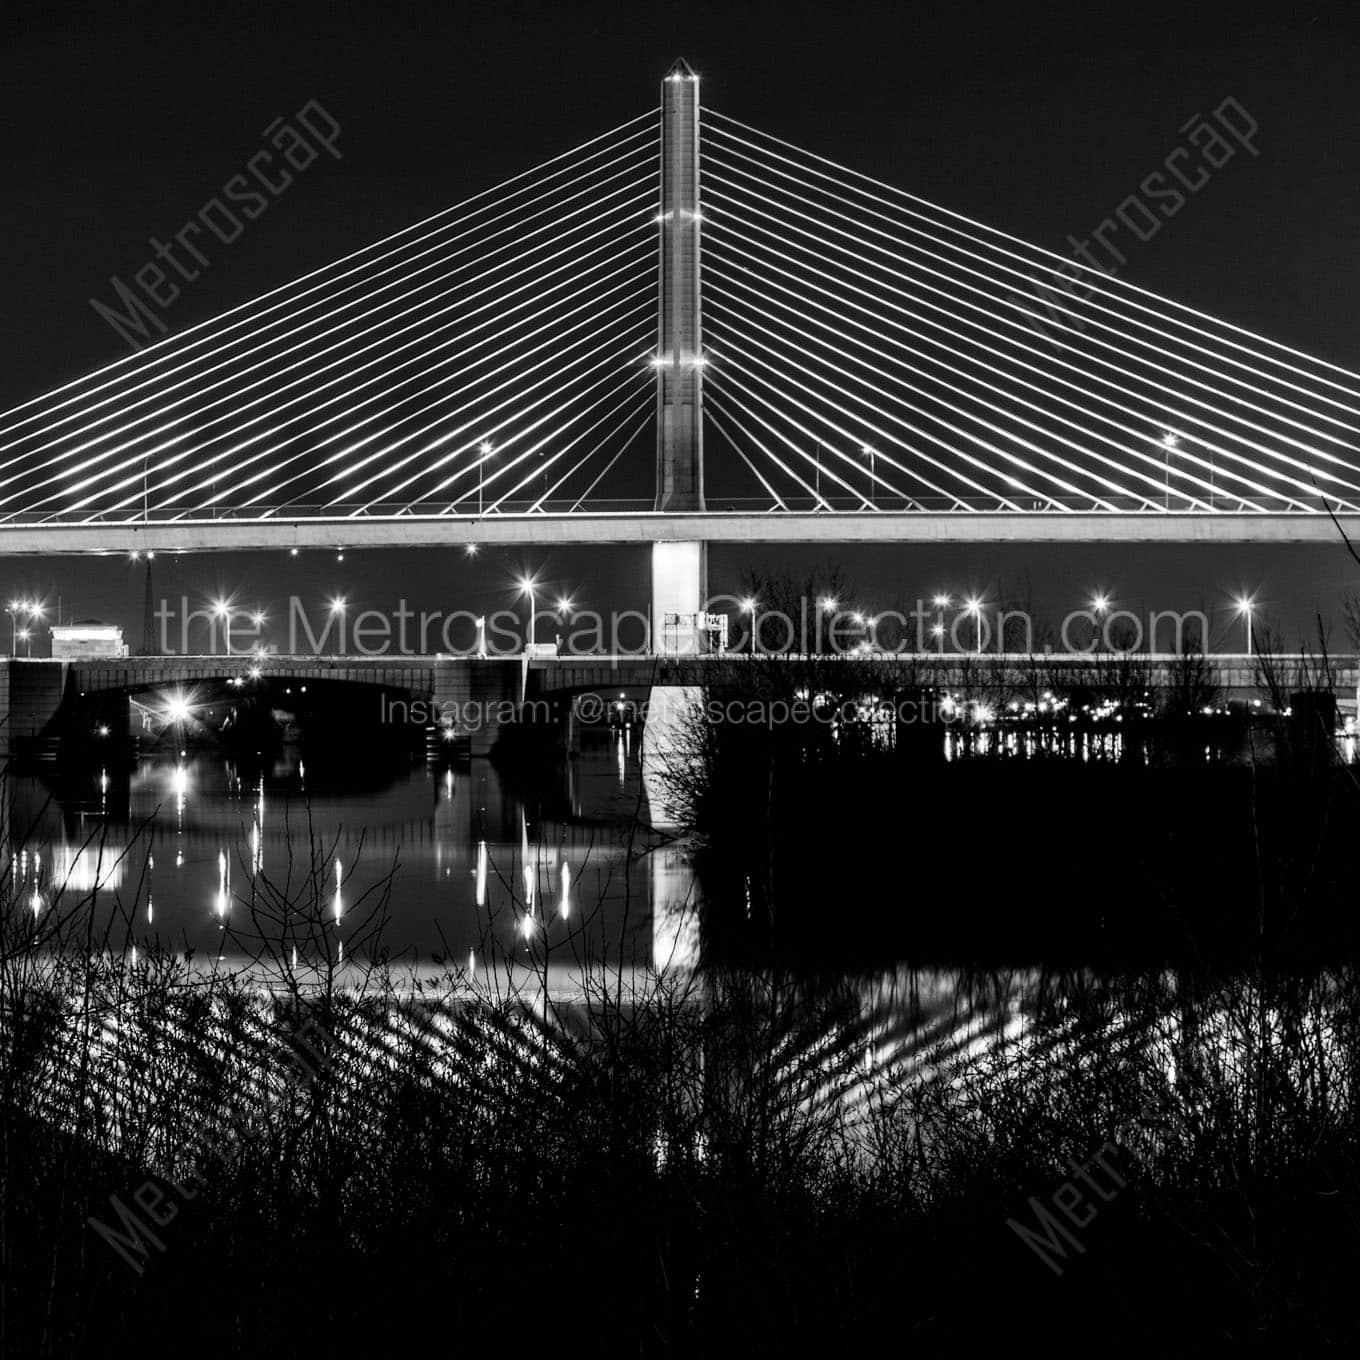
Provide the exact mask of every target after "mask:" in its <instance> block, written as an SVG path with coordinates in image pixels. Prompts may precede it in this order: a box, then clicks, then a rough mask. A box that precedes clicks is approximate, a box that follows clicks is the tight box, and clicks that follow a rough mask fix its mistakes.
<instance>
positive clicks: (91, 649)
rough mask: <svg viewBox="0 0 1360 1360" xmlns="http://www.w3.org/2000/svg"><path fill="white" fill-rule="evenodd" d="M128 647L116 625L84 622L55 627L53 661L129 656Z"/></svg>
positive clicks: (53, 632) (92, 621) (121, 631)
mask: <svg viewBox="0 0 1360 1360" xmlns="http://www.w3.org/2000/svg"><path fill="white" fill-rule="evenodd" d="M127 654H128V649H127V643H126V642H124V641H123V630H122V629H121V628H120V627H118V625H117V624H116V623H101V622H100V620H98V619H82V620H81V621H80V622H79V623H55V624H53V625H52V659H53V660H54V661H85V660H88V659H89V658H91V657H97V656H126V655H127Z"/></svg>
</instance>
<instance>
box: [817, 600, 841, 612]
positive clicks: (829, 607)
mask: <svg viewBox="0 0 1360 1360" xmlns="http://www.w3.org/2000/svg"><path fill="white" fill-rule="evenodd" d="M817 606H818V608H819V609H820V610H821V611H822V613H823V614H834V613H835V612H836V610H837V609H838V608H839V607H840V605H839V603H838V602H837V600H836V599H835V598H834V597H833V596H831V595H823V596H822V598H821V599H820V600H818V601H817Z"/></svg>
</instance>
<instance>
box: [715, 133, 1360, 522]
mask: <svg viewBox="0 0 1360 1360" xmlns="http://www.w3.org/2000/svg"><path fill="white" fill-rule="evenodd" d="M702 117H703V121H702V147H703V160H702V203H703V220H704V257H703V287H704V302H703V308H704V310H703V316H704V331H705V342H706V346H707V349H706V366H705V372H704V388H705V407H706V412H707V415H708V420H709V424H710V428H711V429H713V430H714V431H715V432H716V433H717V434H718V435H720V436H721V437H722V439H723V441H724V442H725V443H727V444H728V445H730V447H731V448H732V449H734V450H735V451H736V454H737V455H738V457H739V458H740V459H742V460H743V461H744V462H745V463H746V465H747V468H748V470H749V473H750V474H751V475H753V476H754V477H755V478H756V479H758V481H759V483H760V485H761V487H762V488H763V490H764V493H765V495H766V497H767V499H768V502H769V504H771V505H772V506H774V507H776V508H780V507H782V508H785V509H809V508H813V507H816V508H819V509H838V510H842V509H843V510H855V511H872V510H875V509H877V510H903V509H910V508H927V509H943V510H950V509H953V510H1012V511H1034V510H1041V511H1049V510H1051V511H1077V510H1080V511H1116V510H1117V511H1124V512H1140V511H1148V512H1154V511H1160V512H1163V513H1165V512H1168V511H1169V512H1171V513H1178V512H1200V513H1203V512H1207V511H1211V510H1212V511H1219V512H1225V511H1226V512H1281V511H1284V512H1295V513H1298V512H1308V511H1312V512H1316V513H1319V514H1322V513H1325V510H1326V507H1328V506H1330V507H1331V508H1333V509H1335V508H1344V509H1347V510H1354V509H1356V508H1357V507H1358V506H1360V451H1358V450H1357V439H1356V418H1357V416H1360V375H1357V374H1354V373H1351V372H1349V371H1347V370H1345V369H1343V368H1340V367H1337V366H1336V365H1334V364H1330V363H1326V362H1324V361H1322V360H1320V359H1316V358H1312V357H1310V356H1308V355H1306V354H1303V353H1300V352H1299V351H1298V350H1295V349H1291V348H1289V347H1288V346H1286V345H1283V344H1278V343H1276V342H1274V341H1271V340H1268V339H1265V338H1263V337H1261V336H1258V335H1255V334H1253V333H1252V332H1250V331H1246V330H1244V329H1242V328H1240V327H1238V326H1234V325H1230V324H1228V323H1226V322H1223V321H1218V320H1216V319H1214V318H1213V317H1211V316H1207V315H1205V314H1204V313H1203V312H1199V311H1196V310H1195V309H1193V308H1191V307H1188V306H1184V305H1181V304H1179V303H1176V302H1172V301H1168V300H1166V299H1164V298H1161V297H1159V296H1157V295H1155V294H1153V293H1150V292H1148V291H1147V290H1145V289H1142V288H1139V287H1136V286H1135V285H1133V284H1131V283H1128V282H1125V281H1124V280H1122V279H1120V278H1118V277H1114V276H1112V273H1110V272H1105V271H1104V270H1102V269H1098V268H1095V267H1091V266H1088V265H1087V264H1085V263H1081V262H1078V261H1075V260H1074V259H1070V258H1067V257H1064V256H1061V255H1058V254H1055V253H1053V252H1050V251H1046V250H1043V249H1040V248H1038V247H1036V246H1032V245H1029V244H1027V243H1026V242H1024V241H1021V240H1018V239H1017V238H1015V237H1013V236H1010V235H1007V234H1006V233H1004V232H1001V231H997V230H994V229H992V228H990V227H987V226H984V225H982V224H980V223H977V222H974V221H972V220H970V219H968V218H966V217H962V216H960V215H959V214H957V213H954V212H950V211H948V210H946V209H943V208H940V207H936V206H934V205H932V204H930V203H927V202H925V201H923V200H922V199H920V198H917V197H915V196H913V195H912V194H909V193H905V192H903V191H902V190H900V189H895V188H893V187H891V186H890V185H887V184H883V183H881V182H879V181H877V180H873V179H870V178H868V177H867V176H865V175H862V174H860V173H858V172H856V171H854V170H850V169H847V168H845V167H844V166H840V165H836V164H833V163H832V162H830V161H828V160H825V159H823V158H822V157H820V156H817V155H814V154H812V153H810V152H807V151H803V150H800V149H798V148H796V147H793V146H790V145H789V144H787V143H786V142H783V141H780V140H778V139H777V138H774V137H771V136H769V135H767V134H765V133H762V132H759V131H757V130H755V129H753V128H750V127H748V126H746V125H745V124H744V123H740V122H737V121H736V120H734V119H731V118H728V117H725V116H723V115H722V114H719V113H716V112H713V111H711V110H709V111H706V112H705V113H704V114H703V116H702ZM1113 268H1114V266H1113V263H1112V264H1111V266H1110V269H1111V270H1113ZM710 462H711V459H710Z"/></svg>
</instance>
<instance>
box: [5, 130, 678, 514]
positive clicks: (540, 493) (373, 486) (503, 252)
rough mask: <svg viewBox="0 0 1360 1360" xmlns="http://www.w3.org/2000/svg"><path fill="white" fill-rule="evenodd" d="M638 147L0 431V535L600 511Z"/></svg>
mask: <svg viewBox="0 0 1360 1360" xmlns="http://www.w3.org/2000/svg"><path fill="white" fill-rule="evenodd" d="M656 129H657V115H656V113H655V112H653V113H650V114H646V115H643V116H641V117H639V118H636V119H633V120H632V121H631V122H628V123H625V124H623V125H622V126H620V127H617V128H615V129H614V130H613V131H611V132H609V133H606V134H604V135H602V136H600V137H598V138H595V139H593V140H592V141H589V142H586V143H584V144H583V145H581V146H578V147H576V148H574V149H573V150H571V151H568V152H564V153H563V154H562V155H560V156H557V157H555V158H553V159H552V160H549V161H546V162H544V163H543V164H541V165H539V166H537V167H535V168H534V169H532V170H528V171H525V172H524V173H523V174H520V175H517V176H515V177H514V178H512V179H509V180H506V181H505V182H504V183H502V184H500V185H498V186H496V187H495V188H492V189H489V190H487V191H485V192H483V193H481V194H478V195H476V196H474V197H472V198H469V199H467V200H465V201H464V202H462V203H459V204H457V205H455V206H453V207H451V208H448V209H447V210H445V211H443V212H440V213H438V214H436V215H435V216H433V217H430V218H428V219H426V220H424V221H421V222H418V223H416V224H415V225H414V226H411V227H408V228H406V229H405V230H403V231H399V232H397V233H396V234H395V235H392V236H388V237H386V238H385V239H383V240H381V241H378V242H377V243H375V244H373V245H371V246H368V247H366V248H364V249H362V250H358V251H355V252H354V253H353V254H350V255H347V256H345V257H344V258H342V259H339V260H336V261H335V262H334V263H332V264H329V265H327V266H325V267H324V268H321V269H317V270H316V271H314V272H312V273H310V274H307V275H305V276H304V277H302V278H300V279H297V280H295V281H294V282H291V283H288V284H286V285H284V286H282V287H280V288H277V289H275V290H273V291H272V292H269V293H266V294H264V295H263V296H261V297H259V298H256V299H254V300H253V301H251V302H248V303H246V304H244V305H242V306H240V307H237V308H234V309H233V310H231V311H228V312H226V313H224V314H222V315H220V316H218V317H215V318H213V319H212V320H210V321H207V322H204V323H203V324H201V325H198V326H195V327H193V328H191V329H188V330H185V331H183V332H180V333H178V334H176V335H172V336H170V337H168V338H166V339H165V340H163V341H161V342H160V343H158V344H155V345H153V346H151V347H149V348H147V349H145V350H143V351H141V352H139V353H137V354H134V355H131V356H129V357H127V358H125V359H123V360H120V361H119V362H116V363H113V364H111V365H109V366H108V367H106V368H104V369H101V370H100V371H98V372H96V373H94V374H92V375H90V376H88V377H85V378H82V379H80V380H78V381H75V382H72V383H69V384H67V385H66V386H64V387H61V388H58V389H56V390H54V391H52V392H49V393H47V394H46V395H44V396H41V397H39V398H36V399H35V400H32V401H29V402H27V403H25V404H23V405H22V406H19V407H16V408H14V409H12V410H10V411H8V412H6V413H4V415H2V416H0V521H9V522H16V521H18V522H26V523H34V522H37V523H42V522H48V521H75V522H83V521H89V520H105V521H108V520H111V521H115V522H117V521H125V520H126V521H133V520H142V519H147V520H155V521H173V520H183V519H195V518H200V519H201V518H211V517H244V518H257V517H269V516H273V515H279V514H285V513H286V514H288V515H289V516H290V517H291V516H294V515H302V514H322V515H329V516H362V515H375V514H383V515H391V514H401V513H414V514H426V515H430V514H454V513H464V512H469V511H471V512H477V511H482V512H484V513H487V514H490V513H494V512H496V511H497V510H500V509H505V508H514V509H517V510H520V511H524V510H535V509H543V508H551V509H554V510H569V509H571V508H572V507H573V506H575V505H578V504H580V503H581V502H582V501H583V500H585V499H586V498H589V497H599V496H602V495H604V494H605V491H606V489H607V487H608V481H607V479H608V475H609V472H610V470H611V469H612V468H614V467H616V466H617V465H618V460H619V459H620V458H621V457H622V456H623V454H624V453H625V452H626V451H627V450H628V449H629V448H630V447H633V446H634V441H637V440H639V439H640V438H641V436H642V434H643V433H644V432H645V431H648V430H649V429H650V426H651V422H652V419H653V410H654V403H655V397H654V391H653V389H654V377H655V375H654V372H653V370H652V368H651V366H650V364H649V363H648V356H649V354H650V353H651V351H652V350H653V349H654V348H655V333H656V300H655V294H656V269H657V266H656V232H657V229H656V223H655V215H656V199H657V184H658V175H659V146H658V141H657V133H656ZM641 451H642V450H641V449H640V448H639V452H641ZM643 461H644V462H645V464H646V466H647V468H648V470H649V474H650V467H651V462H652V454H651V450H650V445H648V446H647V448H646V452H645V457H644V458H643ZM625 466H626V465H625ZM648 489H650V488H648Z"/></svg>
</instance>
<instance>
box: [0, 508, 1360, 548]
mask: <svg viewBox="0 0 1360 1360" xmlns="http://www.w3.org/2000/svg"><path fill="white" fill-rule="evenodd" d="M1338 523H1339V524H1340V526H1341V528H1342V529H1343V530H1344V531H1345V534H1346V535H1347V536H1348V537H1350V538H1352V539H1353V540H1356V541H1360V515H1356V514H1343V515H1339V516H1338V517H1337V523H1333V521H1332V519H1331V517H1330V516H1329V515H1326V514H1324V513H1321V512H1317V513H1303V512H1294V513H1283V512H1280V513H1232V512H1226V511H1225V512H1215V513H1213V514H1209V513H1204V512H1199V513H1193V512H1188V513H1162V512H1145V513H1140V514H1135V513H1123V512H1104V513H1100V512H1078V511H1070V512H1064V511H1043V512H1039V511H1036V512H1033V513H1017V512H1014V511H984V510H956V511H937V510H873V511H868V510H866V511H864V512H863V513H861V514H851V513H831V514H810V513H806V512H796V511H794V512H765V513H760V514H755V513H750V512H745V511H733V512H723V511H709V512H707V513H702V514H679V513H674V512H643V511H628V512H608V513H602V512H598V511H593V512H592V511H578V512H576V513H557V512H553V513H546V514H495V515H491V514H488V515H485V516H478V515H472V514H465V515H391V516H379V515H373V516H362V517H359V516H338V517H336V516H332V517H322V516H317V517H306V518H298V519H291V520H285V519H277V518H263V519H213V520H188V519H184V520H174V521H169V522H165V523H154V522H153V523H150V524H148V523H143V522H140V521H131V520H129V521H127V522H125V523H114V522H110V521H107V520H100V521H92V522H89V523H83V524H82V523H70V522H67V523H46V524H5V525H0V553H4V554H10V555H33V554H42V555H50V554H53V553H81V552H132V551H137V550H146V549H152V550H155V551H158V552H168V551H176V550H178V551H184V552H188V551H214V550H216V551H233V550H237V551H239V550H248V549H286V548H335V547H337V546H340V547H353V548H447V547H458V546H462V545H465V544H469V543H476V544H481V545H485V546H497V545H502V544H504V545H507V546H510V545H517V544H525V543H534V544H542V545H557V546H567V545H582V546H586V545H595V546H610V545H614V546H618V545H635V546H646V545H649V544H652V543H665V542H687V541H693V540H699V541H702V542H706V543H839V544H851V543H1340V542H1341V539H1342V535H1341V533H1340V532H1339V531H1338V528H1337V524H1338Z"/></svg>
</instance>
